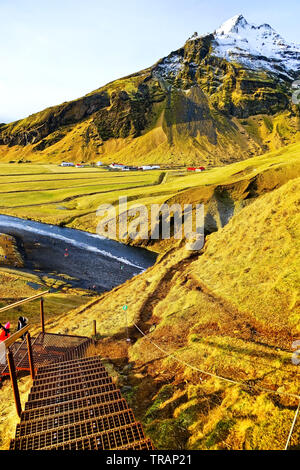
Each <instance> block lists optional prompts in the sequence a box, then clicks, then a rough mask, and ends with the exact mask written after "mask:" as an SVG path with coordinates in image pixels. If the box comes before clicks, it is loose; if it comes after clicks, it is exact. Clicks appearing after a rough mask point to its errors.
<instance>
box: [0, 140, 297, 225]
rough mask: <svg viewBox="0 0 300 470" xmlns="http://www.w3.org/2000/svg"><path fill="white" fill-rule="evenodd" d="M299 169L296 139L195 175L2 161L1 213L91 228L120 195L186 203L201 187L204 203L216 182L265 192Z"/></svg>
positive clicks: (132, 199)
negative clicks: (101, 207)
mask: <svg viewBox="0 0 300 470" xmlns="http://www.w3.org/2000/svg"><path fill="white" fill-rule="evenodd" d="M299 174H300V144H294V145H290V146H288V147H286V148H285V149H280V150H277V151H273V152H269V153H267V154H265V155H263V156H259V157H255V158H252V159H249V160H245V161H242V162H238V163H234V164H231V165H228V166H226V167H216V168H211V169H209V170H206V171H204V172H203V173H195V174H192V173H188V172H187V170H186V169H185V168H182V169H174V170H154V171H145V172H143V171H133V172H122V171H120V172H118V171H109V170H107V169H98V168H93V167H86V168H72V167H71V168H66V167H60V166H58V165H50V164H48V165H44V164H39V165H38V164H3V163H2V164H0V213H1V214H6V215H11V216H16V217H20V218H24V219H32V220H36V221H39V222H44V223H49V224H57V225H58V224H59V225H61V226H69V227H73V228H77V229H82V230H86V231H89V232H95V231H96V225H97V218H96V211H97V208H98V207H99V205H101V204H103V203H110V204H113V205H117V203H118V198H119V197H120V196H127V198H128V207H130V206H131V205H133V204H135V203H136V202H137V201H138V202H139V203H143V204H145V205H146V206H149V205H150V204H151V203H157V204H162V203H164V202H166V201H170V200H172V201H175V202H176V200H178V197H179V196H182V197H181V198H179V200H180V202H184V203H189V202H190V200H191V198H192V199H193V198H194V196H193V194H196V195H197V194H198V193H199V191H200V193H199V196H198V199H199V202H205V203H207V201H208V200H210V199H211V197H212V195H213V192H214V191H215V190H216V188H218V187H220V186H222V187H223V186H224V185H226V186H230V185H235V186H236V189H235V191H241V189H240V187H243V188H245V187H246V186H247V184H249V183H250V182H251V181H253V180H256V181H260V186H261V187H260V191H261V192H265V191H267V190H268V189H269V190H272V189H274V187H275V186H276V185H281V184H284V183H285V182H286V181H287V180H289V179H290V178H295V177H297V176H298V175H299ZM268 175H269V177H268ZM270 185H271V186H272V185H273V186H272V187H271V186H270ZM269 186H270V187H269ZM195 189H197V191H198V193H197V192H194V190H195ZM189 190H192V191H190V192H189ZM243 190H244V189H243ZM237 199H238V197H237Z"/></svg>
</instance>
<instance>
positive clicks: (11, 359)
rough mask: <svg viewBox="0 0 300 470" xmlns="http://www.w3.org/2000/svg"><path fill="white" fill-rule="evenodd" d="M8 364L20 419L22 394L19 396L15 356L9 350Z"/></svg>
mask: <svg viewBox="0 0 300 470" xmlns="http://www.w3.org/2000/svg"><path fill="white" fill-rule="evenodd" d="M7 362H8V368H9V375H10V380H11V384H12V388H13V393H14V400H15V404H16V409H17V413H18V416H19V417H20V416H21V413H22V407H21V400H20V394H19V388H18V382H17V376H16V369H15V363H14V356H13V354H12V352H11V351H10V350H8V352H7Z"/></svg>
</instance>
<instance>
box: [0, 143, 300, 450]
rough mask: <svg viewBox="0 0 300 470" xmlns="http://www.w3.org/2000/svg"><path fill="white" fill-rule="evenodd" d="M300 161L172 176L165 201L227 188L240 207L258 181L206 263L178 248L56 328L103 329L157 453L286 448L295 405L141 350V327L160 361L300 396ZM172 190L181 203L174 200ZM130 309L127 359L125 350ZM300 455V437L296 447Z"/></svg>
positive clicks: (279, 156)
mask: <svg viewBox="0 0 300 470" xmlns="http://www.w3.org/2000/svg"><path fill="white" fill-rule="evenodd" d="M298 152H299V146H298V145H296V146H291V147H288V148H287V149H285V152H284V151H276V152H273V153H271V154H269V155H266V156H263V157H257V158H255V159H251V160H249V161H247V162H241V163H238V164H234V165H231V166H229V167H226V168H224V169H222V170H221V169H214V170H210V171H209V172H208V173H206V174H201V175H199V174H198V175H192V176H180V173H178V172H170V174H169V175H168V178H167V182H166V183H164V184H162V185H160V186H162V187H163V186H164V185H165V184H166V185H168V190H167V192H166V193H167V194H165V193H164V190H163V189H162V194H161V195H159V198H161V197H162V196H163V197H164V198H165V197H170V195H171V197H173V198H178V197H179V198H182V199H183V200H187V201H190V200H191V198H192V197H193V198H194V200H195V199H197V197H198V199H199V195H200V196H201V197H202V198H203V191H204V196H205V197H206V198H207V197H208V196H207V193H206V191H208V189H209V187H210V186H211V189H212V188H213V190H215V188H216V186H221V187H223V186H224V185H225V186H227V187H229V188H231V191H232V194H234V195H235V198H236V202H237V201H238V200H239V198H242V199H243V198H244V197H245V194H247V187H248V185H249V182H250V181H252V179H253V177H255V178H256V179H255V193H256V194H252V198H250V201H248V203H247V204H246V205H245V206H243V205H241V206H240V207H239V210H237V211H236V213H235V215H234V217H233V218H232V219H231V221H230V222H229V223H228V225H227V226H225V227H224V228H220V230H219V231H218V232H217V233H214V234H212V235H210V236H209V237H208V240H207V243H206V246H205V248H204V250H203V252H202V253H200V254H199V253H195V254H191V253H190V252H187V251H185V250H184V249H183V248H182V249H176V248H173V249H172V250H171V251H170V252H169V253H167V254H165V255H162V256H161V258H160V260H159V262H158V263H157V264H156V265H155V266H154V267H152V268H150V269H148V270H147V272H146V273H143V274H141V275H139V276H137V277H135V278H134V279H132V280H130V281H127V282H126V283H125V284H123V285H122V286H119V287H117V288H115V289H114V290H113V291H111V292H109V293H106V294H104V295H103V296H101V298H100V299H98V300H97V299H94V300H91V301H90V303H87V304H86V305H84V306H82V307H79V308H77V309H75V310H73V311H72V312H69V313H68V314H67V315H66V314H64V313H63V312H61V313H62V314H61V315H60V316H59V317H57V316H52V318H50V319H49V318H48V322H47V328H48V329H51V331H54V332H64V333H70V334H72V333H74V334H85V335H90V334H91V325H92V320H93V319H96V320H97V326H98V332H99V335H100V336H101V341H100V342H99V344H98V349H97V352H100V354H102V356H104V357H109V358H110V359H112V360H113V363H114V366H115V368H116V370H117V372H118V379H119V383H120V385H121V386H122V385H123V386H124V385H126V386H127V388H126V389H124V393H125V394H126V395H127V398H128V400H129V401H130V403H131V405H132V406H133V408H134V410H135V412H136V415H137V416H138V418H139V419H141V420H142V421H143V423H144V424H145V427H146V431H147V433H148V434H149V435H150V436H151V437H152V438H153V440H154V442H155V445H156V447H157V448H190V449H192V448H194V449H221V448H225V449H243V448H245V449H282V448H283V447H284V444H285V440H286V438H287V435H288V431H289V427H290V425H291V422H292V419H293V414H294V411H295V406H296V404H297V403H296V401H295V400H294V399H293V398H286V397H282V396H280V395H273V394H269V393H267V392H266V393H263V392H261V390H260V389H258V388H254V389H253V390H252V391H250V390H249V388H248V387H246V388H244V387H240V386H237V385H231V384H228V383H226V382H222V381H220V380H217V379H213V378H208V377H207V376H206V375H205V374H201V373H198V372H196V371H195V370H193V369H191V368H189V367H186V366H185V365H182V364H181V363H178V362H176V361H175V360H174V359H171V358H167V357H166V355H165V353H163V352H162V351H160V350H157V349H156V348H155V347H154V346H153V344H151V343H149V342H148V341H147V340H146V339H142V338H141V335H140V334H139V333H138V332H137V330H136V329H135V327H134V326H133V322H135V323H137V324H138V325H139V327H140V328H141V329H142V330H143V331H145V332H146V333H147V334H148V335H149V338H151V340H152V341H154V342H155V343H156V344H158V345H159V346H160V347H162V348H163V350H165V351H168V352H175V356H176V357H178V358H179V359H181V360H184V361H185V362H188V363H190V364H192V365H193V366H196V367H198V368H200V369H202V370H206V371H210V372H213V373H217V374H220V375H222V376H224V377H228V378H232V379H235V380H238V381H242V382H243V381H245V382H247V381H248V380H250V379H251V380H254V383H255V384H257V385H260V386H264V387H267V388H271V389H273V390H277V391H285V392H290V393H299V390H298V385H297V384H298V374H297V371H295V366H293V365H292V363H291V343H292V341H293V340H294V339H297V338H299V337H300V330H299V316H300V311H299V289H298V286H299V265H298V264H297V253H299V239H300V233H299V216H298V213H299V194H300V178H299V177H298V178H297V176H299V173H298V171H299V163H298V162H299V157H298ZM179 182H180V184H179ZM201 183H202V184H201ZM245 184H246V188H245ZM206 185H209V186H206ZM160 186H159V188H160ZM175 188H177V191H178V189H179V188H180V189H181V190H182V192H179V195H178V194H177V195H176V191H175ZM189 188H193V189H189ZM156 189H157V188H156ZM150 190H151V188H150ZM252 190H253V188H252ZM252 190H251V191H252ZM116 196H117V194H115V193H112V194H109V195H108V200H115V198H116ZM255 196H256V197H255ZM91 197H94V196H91ZM157 197H158V196H155V198H157ZM208 199H209V198H208ZM85 200H86V198H82V203H85ZM90 202H91V201H90ZM237 205H238V204H236V206H237ZM79 220H81V219H79ZM81 227H82V226H81ZM82 228H83V227H82ZM166 248H170V247H166ZM125 304H126V305H128V310H127V315H128V322H129V332H130V337H131V338H132V339H133V340H134V341H133V342H134V344H133V345H132V346H130V347H128V343H126V341H125V339H124V338H125V315H124V311H123V309H122V306H123V305H125ZM153 325H156V327H155V329H153ZM151 326H152V328H151ZM150 329H151V332H149V330H150ZM128 362H129V364H128ZM201 379H202V380H201ZM24 386H25V385H24ZM25 388H26V387H25ZM5 390H6V389H5ZM3 391H4V389H3ZM5 393H6V392H5ZM6 409H7V410H12V405H9V406H7V407H6ZM9 413H11V414H12V415H13V412H12V411H9ZM10 428H11V429H12V427H10ZM299 444H300V435H299V427H296V430H295V432H294V434H293V438H292V447H296V446H299ZM4 446H5V444H4Z"/></svg>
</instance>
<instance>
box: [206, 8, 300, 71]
mask: <svg viewBox="0 0 300 470" xmlns="http://www.w3.org/2000/svg"><path fill="white" fill-rule="evenodd" d="M214 37H215V48H214V54H215V55H217V56H218V57H223V58H225V59H227V60H228V61H237V62H240V63H242V64H243V65H246V66H247V67H250V68H255V69H267V70H269V71H271V72H274V73H278V66H280V67H281V68H282V70H285V71H286V72H288V74H287V75H288V76H289V77H290V78H291V75H290V74H289V72H290V71H295V72H297V71H298V70H299V59H300V47H299V46H298V45H296V44H288V43H287V42H286V41H285V40H284V39H283V38H282V37H281V36H280V35H279V34H278V33H277V32H276V31H275V30H274V29H273V28H272V27H271V26H270V25H269V24H267V23H264V24H261V25H259V26H257V25H254V24H250V23H248V22H247V20H246V19H245V18H244V17H243V15H235V16H233V17H232V18H230V19H229V20H227V21H225V23H223V24H222V25H221V26H220V28H218V29H217V30H216V31H215V32H214Z"/></svg>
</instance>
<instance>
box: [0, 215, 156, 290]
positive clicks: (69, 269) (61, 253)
mask: <svg viewBox="0 0 300 470" xmlns="http://www.w3.org/2000/svg"><path fill="white" fill-rule="evenodd" d="M0 233H6V234H9V235H13V236H14V237H16V238H17V240H18V244H19V246H20V248H21V251H22V253H23V255H24V258H25V269H28V270H33V271H35V272H37V273H38V274H39V276H40V277H42V276H43V275H46V276H48V275H49V276H50V277H52V278H53V279H54V280H55V279H57V281H63V282H64V283H65V284H66V286H67V285H68V284H69V285H70V286H72V287H79V288H82V289H89V290H93V291H95V292H103V291H107V290H110V289H112V288H113V287H116V286H118V285H120V284H122V283H123V282H125V281H126V280H127V279H131V278H132V277H133V276H134V275H136V274H139V273H141V272H142V271H144V270H145V269H147V268H148V267H150V266H152V265H153V264H154V263H155V260H156V257H157V255H156V254H155V253H153V252H150V251H147V250H145V249H143V248H137V247H132V246H128V245H123V244H122V243H119V242H117V241H114V240H109V239H107V238H104V237H101V236H98V235H96V234H91V233H88V232H84V231H81V230H75V229H71V228H66V227H58V226H56V225H48V224H43V223H40V222H34V221H30V220H23V219H19V218H16V217H11V216H6V215H0Z"/></svg>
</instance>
